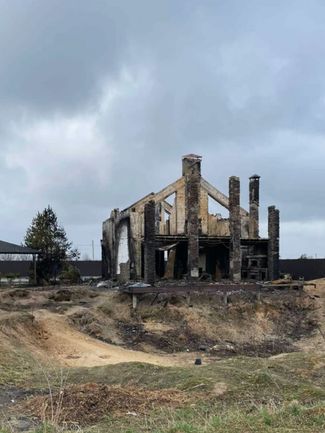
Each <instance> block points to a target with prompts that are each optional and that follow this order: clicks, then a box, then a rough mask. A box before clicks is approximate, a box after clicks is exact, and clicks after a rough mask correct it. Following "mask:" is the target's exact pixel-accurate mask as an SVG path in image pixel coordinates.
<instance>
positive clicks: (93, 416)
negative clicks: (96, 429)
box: [23, 383, 188, 426]
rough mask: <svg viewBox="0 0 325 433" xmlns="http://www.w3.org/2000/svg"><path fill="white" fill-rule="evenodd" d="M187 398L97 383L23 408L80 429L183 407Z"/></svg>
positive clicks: (32, 401)
mask: <svg viewBox="0 0 325 433" xmlns="http://www.w3.org/2000/svg"><path fill="white" fill-rule="evenodd" d="M186 401H188V397H186V395H185V394H184V393H183V392H181V391H178V390H175V389H167V390H144V389H139V388H134V387H123V388H122V387H120V386H109V385H102V384H96V383H88V384H84V385H71V386H69V387H66V388H65V389H63V390H62V391H61V392H59V393H57V394H55V395H53V398H52V399H51V398H50V397H44V396H38V397H34V398H32V399H30V400H27V402H25V404H24V405H23V408H24V409H25V410H27V412H28V413H29V414H30V415H33V416H36V417H38V418H40V419H42V420H51V421H55V422H57V423H63V422H65V423H70V424H71V423H76V424H79V425H81V426H84V425H89V424H92V423H95V422H97V421H99V420H100V419H101V418H103V417H104V416H107V415H109V414H111V413H115V414H124V415H125V414H127V413H132V414H133V415H135V414H136V415H138V414H145V413H146V412H148V410H150V409H153V408H157V407H161V406H168V405H172V406H173V407H177V406H181V405H182V404H183V403H185V402H186Z"/></svg>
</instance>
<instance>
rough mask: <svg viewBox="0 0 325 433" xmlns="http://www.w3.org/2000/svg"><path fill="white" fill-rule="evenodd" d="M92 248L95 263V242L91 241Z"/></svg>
mask: <svg viewBox="0 0 325 433" xmlns="http://www.w3.org/2000/svg"><path fill="white" fill-rule="evenodd" d="M91 247H92V250H93V261H94V260H95V243H94V241H91Z"/></svg>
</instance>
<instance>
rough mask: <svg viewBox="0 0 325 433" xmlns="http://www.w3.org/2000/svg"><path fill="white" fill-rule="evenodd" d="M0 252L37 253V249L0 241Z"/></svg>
mask: <svg viewBox="0 0 325 433" xmlns="http://www.w3.org/2000/svg"><path fill="white" fill-rule="evenodd" d="M0 254H39V251H37V250H34V249H32V248H28V247H23V246H22V245H16V244H11V243H10V242H5V241H0Z"/></svg>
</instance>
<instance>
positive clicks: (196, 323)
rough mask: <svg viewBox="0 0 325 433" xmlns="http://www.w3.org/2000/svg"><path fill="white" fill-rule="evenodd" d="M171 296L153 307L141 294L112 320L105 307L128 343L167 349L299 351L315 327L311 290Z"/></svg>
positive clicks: (258, 352)
mask: <svg viewBox="0 0 325 433" xmlns="http://www.w3.org/2000/svg"><path fill="white" fill-rule="evenodd" d="M174 298H175V296H173V297H171V298H170V299H169V297H168V296H163V297H161V298H160V299H159V300H158V301H157V300H156V302H155V304H154V305H152V299H151V298H150V296H148V297H146V298H145V297H144V298H143V299H142V300H141V303H140V304H139V307H138V310H137V311H136V312H133V313H131V314H130V313H129V315H128V317H127V318H126V319H124V318H121V317H123V316H120V318H119V319H117V318H115V319H114V317H116V314H115V313H113V315H112V314H111V313H110V311H113V308H112V307H111V308H110V309H108V310H107V311H108V313H109V314H110V318H111V319H112V318H113V319H114V322H115V327H116V328H117V331H118V335H119V336H120V338H121V340H122V341H124V343H125V344H126V345H127V346H128V347H132V348H136V349H140V350H149V351H150V350H160V351H163V352H165V353H174V352H183V351H188V350H189V351H196V350H200V347H202V346H205V347H207V348H210V349H211V348H212V347H217V348H215V349H214V354H217V355H218V356H234V355H237V354H240V355H243V354H244V355H248V356H256V355H258V356H270V355H275V354H278V353H281V352H283V351H285V352H291V351H294V350H297V348H296V347H295V343H296V342H297V341H298V340H300V339H301V338H303V337H306V336H310V335H312V334H313V332H314V331H315V329H316V328H317V326H318V325H317V319H316V318H315V311H314V310H315V302H314V300H313V299H312V298H311V297H310V296H309V294H301V293H299V294H298V293H297V292H284V291H281V292H274V293H269V294H263V299H262V301H257V300H256V299H255V300H254V299H236V300H235V299H233V300H232V301H231V302H230V303H229V304H228V305H224V304H223V303H222V302H220V299H218V298H217V297H214V296H205V295H200V296H191V305H188V303H187V300H186V299H183V298H182V297H181V296H179V297H178V299H177V302H175V299H174ZM102 311H103V312H106V309H105V308H102ZM155 325H156V326H155ZM229 347H230V349H229Z"/></svg>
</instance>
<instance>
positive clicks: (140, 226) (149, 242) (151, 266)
mask: <svg viewBox="0 0 325 433" xmlns="http://www.w3.org/2000/svg"><path fill="white" fill-rule="evenodd" d="M259 184H260V177H259V176H257V175H254V176H252V177H250V179H249V211H247V210H245V209H243V208H242V207H241V206H240V180H239V178H238V177H235V176H231V177H230V178H229V196H228V197H227V196H226V195H224V194H223V193H222V192H220V191H219V190H218V189H217V188H215V187H214V186H212V185H211V184H210V183H209V182H207V181H206V180H205V179H204V178H203V177H202V176H201V157H200V156H198V155H192V154H191V155H186V156H184V157H183V159H182V177H180V178H179V179H178V180H176V181H175V182H173V183H171V184H170V185H168V186H167V187H165V188H163V189H162V190H161V191H159V192H157V193H156V194H155V193H150V194H148V195H147V196H145V197H143V198H142V199H141V200H139V201H137V202H136V203H134V204H132V205H131V206H130V207H128V208H126V209H124V210H122V211H119V209H114V210H113V211H112V212H111V216H110V218H109V219H108V220H106V221H104V223H103V239H102V252H103V274H104V276H105V277H106V278H112V279H119V280H120V281H122V282H125V281H128V280H145V281H146V282H148V283H151V284H152V283H154V282H155V281H156V280H157V279H160V278H168V279H181V278H184V277H188V278H193V279H197V278H199V277H202V276H203V277H204V276H206V277H208V278H212V280H215V281H218V280H222V279H230V280H233V281H240V280H248V281H250V280H255V281H263V280H272V279H276V278H278V274H279V210H278V209H276V208H275V206H270V207H269V208H268V238H261V237H260V236H259ZM210 200H214V201H215V202H217V203H218V204H219V205H221V206H222V207H223V208H224V209H226V210H227V211H229V217H228V218H223V217H221V216H220V215H219V214H213V213H211V212H209V201H210Z"/></svg>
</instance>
